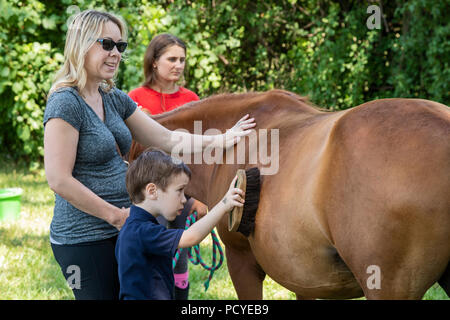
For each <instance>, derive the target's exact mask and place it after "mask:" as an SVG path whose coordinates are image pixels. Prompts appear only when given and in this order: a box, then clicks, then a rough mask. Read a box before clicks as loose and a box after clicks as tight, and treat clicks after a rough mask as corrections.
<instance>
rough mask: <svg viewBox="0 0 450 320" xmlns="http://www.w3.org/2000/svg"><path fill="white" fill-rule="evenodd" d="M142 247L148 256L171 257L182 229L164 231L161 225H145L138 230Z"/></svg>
mask: <svg viewBox="0 0 450 320" xmlns="http://www.w3.org/2000/svg"><path fill="white" fill-rule="evenodd" d="M139 229H140V230H139V237H140V239H141V241H142V246H143V248H144V249H145V251H146V252H147V253H149V254H154V255H159V256H168V257H173V256H174V255H175V252H176V250H177V249H178V243H179V242H180V239H181V236H182V234H183V232H184V230H182V229H166V228H165V227H163V226H162V225H159V224H152V223H146V224H143V225H141V227H140V228H139Z"/></svg>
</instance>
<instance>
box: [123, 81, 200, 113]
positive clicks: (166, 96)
mask: <svg viewBox="0 0 450 320" xmlns="http://www.w3.org/2000/svg"><path fill="white" fill-rule="evenodd" d="M128 95H129V96H130V98H131V99H133V101H135V102H136V103H137V104H138V105H139V106H141V107H142V108H145V109H147V110H148V111H149V112H150V113H151V114H153V115H155V114H159V113H163V112H166V111H170V110H173V109H176V108H178V107H179V106H182V105H183V104H185V103H188V102H191V101H196V100H199V98H198V96H197V95H196V94H195V93H194V92H192V91H191V90H188V89H186V88H184V87H180V88H179V90H178V91H177V92H175V93H162V94H161V93H159V92H158V91H155V90H153V89H151V88H148V87H139V88H136V89H134V90H131V91H130V92H129V93H128Z"/></svg>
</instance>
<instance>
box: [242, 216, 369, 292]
mask: <svg viewBox="0 0 450 320" xmlns="http://www.w3.org/2000/svg"><path fill="white" fill-rule="evenodd" d="M291 226H292V225H291ZM267 230H269V232H267ZM310 236H311V237H310ZM308 237H310V238H308ZM307 238H308V239H307ZM250 245H251V247H252V251H253V254H254V255H255V257H256V260H257V261H258V263H259V264H260V265H261V267H262V268H263V270H264V271H265V272H266V273H267V274H268V275H269V276H270V277H271V278H272V279H273V280H275V281H276V282H277V283H279V284H281V285H282V286H283V287H285V288H287V289H289V290H291V291H293V292H295V293H296V294H297V295H300V296H302V297H305V298H321V299H348V298H354V297H360V296H362V295H363V293H362V290H361V288H360V286H359V284H358V282H357V281H356V279H355V278H354V276H353V274H352V272H351V271H350V270H349V269H348V267H347V266H346V265H345V263H344V262H343V261H342V259H341V258H340V257H339V255H338V253H337V251H336V250H335V248H334V247H333V246H331V245H329V244H326V243H325V242H324V241H320V239H317V238H316V240H314V237H312V232H311V229H305V228H298V227H297V228H295V230H293V229H292V228H291V227H290V226H286V225H285V226H281V225H279V224H276V223H275V224H272V225H271V227H270V228H266V230H265V231H264V232H258V230H256V229H255V233H254V236H253V237H252V238H251V239H250Z"/></svg>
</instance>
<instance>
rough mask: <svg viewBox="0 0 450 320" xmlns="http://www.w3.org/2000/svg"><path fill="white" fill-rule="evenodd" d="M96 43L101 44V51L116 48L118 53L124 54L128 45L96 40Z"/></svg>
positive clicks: (123, 42)
mask: <svg viewBox="0 0 450 320" xmlns="http://www.w3.org/2000/svg"><path fill="white" fill-rule="evenodd" d="M97 42H100V43H101V44H102V47H103V50H106V51H112V49H114V47H117V51H119V52H120V53H122V52H124V51H125V49H126V48H127V46H128V43H127V42H125V41H120V42H114V41H112V40H111V39H97Z"/></svg>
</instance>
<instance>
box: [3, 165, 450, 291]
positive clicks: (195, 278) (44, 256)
mask: <svg viewBox="0 0 450 320" xmlns="http://www.w3.org/2000/svg"><path fill="white" fill-rule="evenodd" d="M0 167H1V169H0V188H10V187H19V188H22V189H23V190H24V192H23V196H22V209H21V215H20V218H19V219H18V220H14V221H0V300H8V299H26V300H34V299H38V300H54V299H73V294H72V291H71V290H70V289H69V287H68V285H67V284H66V282H65V279H64V277H63V275H62V273H61V271H60V269H59V266H58V264H57V263H56V261H55V260H54V258H53V253H52V250H51V247H50V243H49V226H50V221H51V218H52V209H53V201H54V196H53V192H52V191H51V190H50V189H49V188H48V185H47V183H46V180H45V176H44V174H43V172H41V173H39V172H38V173H30V172H27V171H26V170H24V169H20V168H16V167H14V166H12V165H7V164H4V163H2V165H1V166H0ZM222 247H223V246H222ZM201 248H202V255H203V258H204V260H205V261H206V263H210V255H211V238H210V237H208V238H207V239H205V240H204V241H203V242H202V244H201ZM189 268H190V281H191V291H190V299H236V293H235V291H234V289H233V285H232V283H231V279H230V277H229V275H228V272H227V268H226V260H225V262H224V265H223V266H222V267H221V268H220V269H219V270H218V271H217V272H216V273H215V274H214V277H213V279H212V281H211V283H210V286H209V289H208V291H207V292H205V291H204V287H203V282H204V281H205V280H206V278H207V277H208V274H209V273H208V272H207V271H205V270H204V269H203V268H202V267H201V266H195V265H192V264H190V265H189ZM264 298H265V299H283V300H287V299H295V295H294V294H293V293H292V292H290V291H288V290H286V289H284V288H283V287H281V286H279V285H278V284H277V283H275V282H274V281H273V280H272V279H270V278H269V277H267V278H266V280H265V282H264ZM424 299H433V300H435V299H448V297H447V296H446V294H445V293H444V291H443V290H442V289H441V288H440V287H439V286H437V285H434V286H433V287H432V288H430V290H428V292H427V293H426V295H425V297H424Z"/></svg>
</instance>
